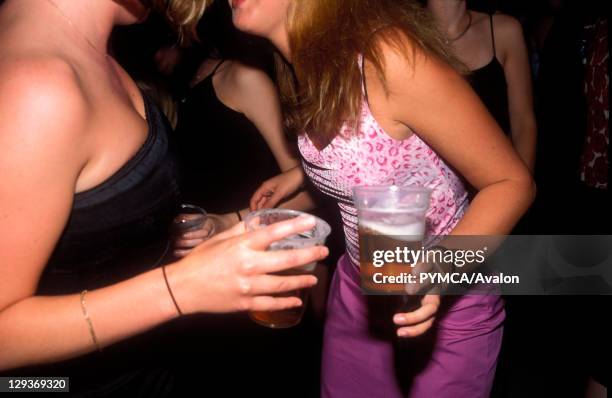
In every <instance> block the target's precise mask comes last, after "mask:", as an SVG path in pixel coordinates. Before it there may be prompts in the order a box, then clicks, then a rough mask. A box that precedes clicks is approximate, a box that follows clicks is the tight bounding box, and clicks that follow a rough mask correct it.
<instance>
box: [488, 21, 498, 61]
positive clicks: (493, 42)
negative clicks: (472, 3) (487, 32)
mask: <svg viewBox="0 0 612 398" xmlns="http://www.w3.org/2000/svg"><path fill="white" fill-rule="evenodd" d="M489 20H490V22H491V44H492V46H493V56H494V57H497V52H496V51H495V33H494V30H493V14H489Z"/></svg>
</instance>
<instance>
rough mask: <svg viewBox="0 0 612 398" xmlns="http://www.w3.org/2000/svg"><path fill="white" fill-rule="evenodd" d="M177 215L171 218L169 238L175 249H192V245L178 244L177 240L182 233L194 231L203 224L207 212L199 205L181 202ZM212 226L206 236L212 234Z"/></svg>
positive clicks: (179, 240)
mask: <svg viewBox="0 0 612 398" xmlns="http://www.w3.org/2000/svg"><path fill="white" fill-rule="evenodd" d="M178 213H179V214H178V215H177V216H176V217H175V218H174V219H173V220H172V225H171V226H170V239H171V243H172V245H173V246H174V250H175V251H186V252H188V251H189V250H191V249H193V247H191V246H190V247H184V246H180V245H179V243H178V242H181V238H182V235H183V234H185V233H187V232H191V231H196V230H198V229H200V228H202V227H203V226H204V223H205V222H206V220H207V219H208V214H207V213H206V211H205V210H204V209H202V208H201V207H199V206H196V205H193V204H189V203H182V204H181V205H180V206H179V209H178ZM214 232H215V231H214V228H213V229H212V230H211V231H210V232H209V233H208V237H210V236H212V235H213V234H214Z"/></svg>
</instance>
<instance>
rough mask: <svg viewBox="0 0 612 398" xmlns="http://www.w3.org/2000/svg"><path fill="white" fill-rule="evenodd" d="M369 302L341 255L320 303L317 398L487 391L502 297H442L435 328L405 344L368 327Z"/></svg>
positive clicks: (423, 397) (474, 396) (474, 397)
mask: <svg viewBox="0 0 612 398" xmlns="http://www.w3.org/2000/svg"><path fill="white" fill-rule="evenodd" d="M370 299H371V297H368V296H364V295H363V294H362V292H361V288H360V274H359V270H358V268H357V267H356V266H355V265H353V264H352V263H351V261H350V260H349V259H348V256H347V255H346V254H345V255H344V256H342V257H341V258H340V260H339V261H338V268H337V269H336V273H335V274H334V278H333V281H332V286H331V290H330V296H329V301H328V305H327V311H328V314H327V320H326V323H325V336H324V343H323V364H322V379H321V396H322V398H378V397H380V398H383V397H384V398H399V397H411V398H415V397H418V398H445V397H449V398H464V397H465V398H479V397H488V396H489V394H490V391H491V386H492V383H493V377H494V375H495V367H496V364H497V357H498V354H499V350H500V346H501V340H502V333H503V321H504V318H505V313H504V305H503V300H502V298H501V297H499V296H482V295H466V296H457V297H452V296H448V297H443V298H442V303H443V304H442V305H441V307H440V309H439V311H438V314H437V317H436V322H435V326H434V327H432V329H430V330H429V331H428V332H427V333H426V334H425V335H424V336H421V337H419V338H416V339H412V341H402V340H401V339H399V338H394V337H392V336H389V335H384V336H383V335H381V334H379V333H377V332H376V331H375V330H374V331H373V328H372V326H371V325H372V318H375V317H376V314H374V313H373V312H372V310H371V305H369V304H368V303H369V300H370ZM379 315H380V314H379ZM383 321H386V320H383ZM388 322H390V323H391V322H392V320H391V319H388ZM390 329H392V326H391V327H390ZM408 340H411V339H408Z"/></svg>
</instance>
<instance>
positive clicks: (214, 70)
mask: <svg viewBox="0 0 612 398" xmlns="http://www.w3.org/2000/svg"><path fill="white" fill-rule="evenodd" d="M225 61H226V60H225V59H222V60H221V61H220V62H219V63H218V64H217V65H216V66H215V68H214V69H213V70H212V72H210V74H209V76H212V75H214V74H215V72H216V71H217V69H219V67H220V66H221V64H223V63H224V62H225Z"/></svg>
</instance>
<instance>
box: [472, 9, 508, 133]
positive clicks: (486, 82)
mask: <svg viewBox="0 0 612 398" xmlns="http://www.w3.org/2000/svg"><path fill="white" fill-rule="evenodd" d="M490 24H491V42H492V49H491V50H492V52H493V58H492V59H491V61H490V62H489V63H488V64H487V65H485V66H483V67H482V68H479V69H476V70H474V71H471V72H470V74H469V76H468V81H469V82H470V84H471V86H472V88H473V89H474V91H475V92H476V94H478V96H479V97H480V99H481V100H482V102H483V103H484V104H485V106H486V107H487V109H488V110H489V112H490V113H491V115H492V116H493V117H494V118H495V120H496V121H497V123H498V124H499V125H500V127H501V128H502V130H503V131H504V133H506V135H510V133H511V131H510V115H509V111H508V86H507V84H506V77H505V75H504V67H503V66H502V65H501V63H500V62H499V61H498V59H497V54H496V50H495V34H494V32H493V16H492V15H490Z"/></svg>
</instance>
